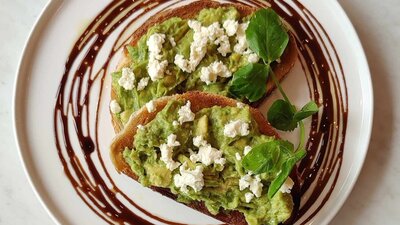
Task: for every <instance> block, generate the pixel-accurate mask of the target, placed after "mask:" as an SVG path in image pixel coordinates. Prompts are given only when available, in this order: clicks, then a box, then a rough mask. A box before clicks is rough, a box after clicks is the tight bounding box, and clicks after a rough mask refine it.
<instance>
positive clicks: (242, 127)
mask: <svg viewBox="0 0 400 225" xmlns="http://www.w3.org/2000/svg"><path fill="white" fill-rule="evenodd" d="M249 132H250V131H249V124H248V123H246V122H244V121H242V120H235V121H231V122H230V123H228V124H226V125H225V127H224V135H225V136H226V137H230V138H234V137H236V136H238V135H240V136H247V135H248V134H249Z"/></svg>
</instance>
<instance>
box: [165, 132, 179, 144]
mask: <svg viewBox="0 0 400 225" xmlns="http://www.w3.org/2000/svg"><path fill="white" fill-rule="evenodd" d="M167 145H168V147H177V146H180V145H181V143H179V141H177V140H176V135H175V134H170V135H169V136H168V137H167Z"/></svg>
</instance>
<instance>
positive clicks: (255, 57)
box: [247, 53, 260, 63]
mask: <svg viewBox="0 0 400 225" xmlns="http://www.w3.org/2000/svg"><path fill="white" fill-rule="evenodd" d="M247 61H249V63H257V62H258V61H260V57H258V55H257V54H256V53H251V54H249V55H248V56H247Z"/></svg>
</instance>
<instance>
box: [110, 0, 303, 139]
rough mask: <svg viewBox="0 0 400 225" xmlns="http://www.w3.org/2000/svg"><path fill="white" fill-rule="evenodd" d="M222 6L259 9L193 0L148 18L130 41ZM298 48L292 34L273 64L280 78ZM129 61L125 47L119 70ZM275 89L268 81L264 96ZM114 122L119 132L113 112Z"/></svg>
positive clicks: (120, 126) (242, 10)
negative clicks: (156, 27)
mask: <svg viewBox="0 0 400 225" xmlns="http://www.w3.org/2000/svg"><path fill="white" fill-rule="evenodd" d="M222 6H233V7H235V8H236V9H237V10H238V11H239V12H240V14H241V15H243V16H246V15H250V14H251V13H253V12H255V11H256V10H257V8H253V7H249V6H246V5H243V4H229V3H224V4H221V3H219V2H215V1H210V0H202V1H197V2H193V3H191V4H188V5H185V6H181V7H179V8H174V9H169V10H166V11H163V12H160V13H157V15H155V16H153V17H151V18H150V19H149V20H147V21H146V22H145V23H144V24H143V25H142V26H141V27H140V28H138V29H137V30H136V31H135V32H134V33H133V34H132V40H131V42H130V45H136V44H137V42H138V41H139V39H140V38H141V37H142V36H143V35H145V34H146V33H147V31H148V29H149V28H150V27H152V26H154V25H155V24H157V23H162V22H163V21H165V20H168V19H170V18H172V17H180V18H183V19H190V18H194V17H195V16H197V14H198V13H199V12H200V11H201V10H202V9H205V8H218V7H222ZM296 48H297V47H296V43H295V39H294V37H293V36H292V35H291V34H290V40H289V44H288V47H287V48H286V50H285V52H284V53H283V55H282V57H281V63H279V64H276V65H274V66H273V70H274V72H275V75H276V77H277V79H278V80H282V79H284V77H285V76H286V74H287V73H289V71H290V70H291V69H292V68H293V66H294V64H295V61H296V59H297V49H296ZM129 63H130V59H129V56H128V52H127V50H126V49H125V51H124V53H123V57H122V59H121V60H120V63H119V65H118V66H117V70H120V69H121V68H122V67H125V66H127V65H129ZM111 89H112V90H111V99H115V98H116V92H115V90H114V89H113V88H111ZM274 89H275V85H274V83H273V82H272V81H271V80H269V81H268V83H267V93H266V95H265V96H264V98H265V97H266V96H268V95H269V94H271V92H272V91H273V90H274ZM264 98H263V99H264ZM263 99H262V100H263ZM262 100H260V101H258V102H256V103H254V104H252V106H254V107H256V106H258V105H259V104H260V103H261V102H262ZM112 123H113V126H114V129H115V131H116V132H117V133H118V132H120V131H121V130H122V129H123V124H122V123H121V122H120V121H119V120H118V119H117V118H116V116H115V115H113V114H112Z"/></svg>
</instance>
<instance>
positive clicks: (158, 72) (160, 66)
mask: <svg viewBox="0 0 400 225" xmlns="http://www.w3.org/2000/svg"><path fill="white" fill-rule="evenodd" d="M164 42H165V34H158V33H155V34H153V35H151V36H150V37H149V39H148V40H147V46H148V48H149V64H148V65H147V72H148V73H149V76H150V78H151V80H152V81H155V80H158V79H161V78H163V77H164V73H165V70H166V69H167V66H168V61H167V60H163V61H161V57H162V55H161V54H160V53H161V50H162V45H163V44H164Z"/></svg>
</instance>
